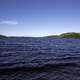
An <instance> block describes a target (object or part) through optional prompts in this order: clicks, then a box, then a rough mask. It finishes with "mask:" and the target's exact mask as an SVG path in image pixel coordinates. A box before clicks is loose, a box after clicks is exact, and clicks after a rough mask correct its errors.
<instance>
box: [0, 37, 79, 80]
mask: <svg viewBox="0 0 80 80" xmlns="http://www.w3.org/2000/svg"><path fill="white" fill-rule="evenodd" d="M0 80H80V39H57V38H8V39H3V40H0Z"/></svg>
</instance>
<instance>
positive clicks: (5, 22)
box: [1, 20, 18, 25]
mask: <svg viewBox="0 0 80 80" xmlns="http://www.w3.org/2000/svg"><path fill="white" fill-rule="evenodd" d="M1 23H2V24H7V25H17V24H18V22H17V21H10V20H7V21H1Z"/></svg>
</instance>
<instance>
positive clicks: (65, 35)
mask: <svg viewBox="0 0 80 80" xmlns="http://www.w3.org/2000/svg"><path fill="white" fill-rule="evenodd" d="M47 37H50V38H55V37H56V38H80V33H75V32H69V33H62V34H60V35H56V36H55V35H50V36H47Z"/></svg>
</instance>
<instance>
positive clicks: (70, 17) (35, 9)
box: [0, 0, 80, 37]
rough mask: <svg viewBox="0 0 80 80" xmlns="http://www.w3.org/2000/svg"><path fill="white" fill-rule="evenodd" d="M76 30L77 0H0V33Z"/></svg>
mask: <svg viewBox="0 0 80 80" xmlns="http://www.w3.org/2000/svg"><path fill="white" fill-rule="evenodd" d="M64 32H80V0H0V34H3V35H7V36H33V37H41V36H47V35H53V34H61V33H64Z"/></svg>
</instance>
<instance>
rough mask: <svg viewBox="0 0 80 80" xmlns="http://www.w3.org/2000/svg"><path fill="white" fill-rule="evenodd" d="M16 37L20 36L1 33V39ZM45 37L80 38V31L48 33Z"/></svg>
mask: <svg viewBox="0 0 80 80" xmlns="http://www.w3.org/2000/svg"><path fill="white" fill-rule="evenodd" d="M14 37H18V36H5V35H0V39H3V38H14ZM19 37H20V36H19ZM21 37H22V36H21ZM45 37H48V38H80V33H77V32H67V33H62V34H59V35H48V36H45Z"/></svg>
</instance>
